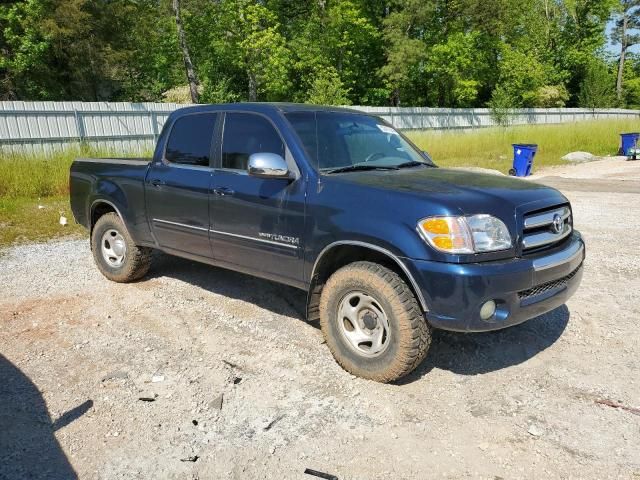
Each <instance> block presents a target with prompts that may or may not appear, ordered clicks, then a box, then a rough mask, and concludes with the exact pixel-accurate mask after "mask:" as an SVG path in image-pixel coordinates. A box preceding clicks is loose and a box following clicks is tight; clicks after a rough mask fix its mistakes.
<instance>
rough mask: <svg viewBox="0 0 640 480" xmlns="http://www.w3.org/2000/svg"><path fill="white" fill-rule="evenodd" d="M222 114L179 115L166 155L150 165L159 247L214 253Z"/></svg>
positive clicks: (150, 205) (149, 193)
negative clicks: (216, 149)
mask: <svg viewBox="0 0 640 480" xmlns="http://www.w3.org/2000/svg"><path fill="white" fill-rule="evenodd" d="M218 118H219V115H218V114H217V113H215V112H205V113H192V114H187V115H184V116H182V117H179V118H178V119H177V120H176V121H175V122H174V124H173V126H172V127H171V130H170V132H169V136H168V140H167V146H166V149H165V152H164V155H163V156H162V159H161V160H160V161H155V162H154V163H153V164H152V165H151V168H150V170H149V173H148V174H147V178H146V205H147V216H148V218H149V222H150V223H151V228H152V231H153V235H154V237H155V239H156V242H157V243H158V244H159V245H160V247H163V248H165V249H172V250H178V251H180V252H186V253H189V254H193V255H198V256H201V257H208V258H211V256H212V255H211V244H210V242H209V190H210V187H211V178H212V168H211V167H212V166H211V152H212V150H213V145H212V143H213V138H214V135H215V130H216V125H217V121H218Z"/></svg>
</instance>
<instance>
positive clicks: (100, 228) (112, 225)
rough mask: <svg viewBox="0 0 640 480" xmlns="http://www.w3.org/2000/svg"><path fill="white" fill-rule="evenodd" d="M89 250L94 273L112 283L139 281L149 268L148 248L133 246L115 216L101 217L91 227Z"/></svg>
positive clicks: (106, 215)
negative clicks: (95, 269)
mask: <svg viewBox="0 0 640 480" xmlns="http://www.w3.org/2000/svg"><path fill="white" fill-rule="evenodd" d="M91 250H92V251H93V259H94V261H95V263H96V265H97V267H98V270H100V272H101V273H102V274H103V275H104V276H105V277H107V278H108V279H109V280H113V281H114V282H121V283H126V282H132V281H135V280H139V279H140V278H142V277H143V276H144V275H145V274H146V273H147V272H148V271H149V267H150V266H151V253H152V249H150V248H147V247H139V246H137V245H136V244H135V243H134V242H133V240H132V238H131V236H130V235H129V232H127V229H126V228H125V226H124V223H123V222H122V220H121V219H120V217H119V216H118V215H117V214H115V213H106V214H104V215H103V216H101V217H100V218H99V219H98V221H97V222H96V224H95V225H94V227H93V231H92V232H91Z"/></svg>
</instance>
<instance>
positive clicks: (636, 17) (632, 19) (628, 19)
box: [611, 0, 640, 101]
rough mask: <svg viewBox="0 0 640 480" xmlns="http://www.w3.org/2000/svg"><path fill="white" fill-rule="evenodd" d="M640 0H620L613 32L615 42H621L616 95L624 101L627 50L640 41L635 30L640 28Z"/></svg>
mask: <svg viewBox="0 0 640 480" xmlns="http://www.w3.org/2000/svg"><path fill="white" fill-rule="evenodd" d="M639 7H640V0H620V5H619V9H618V18H617V19H616V21H615V27H614V29H613V32H612V33H611V39H612V41H613V43H614V44H620V58H619V60H618V77H617V79H616V95H617V97H618V101H622V88H623V86H622V83H623V82H622V80H623V76H624V62H625V57H626V55H627V51H628V50H629V48H630V47H632V46H633V45H637V44H638V43H640V34H638V33H637V32H635V33H634V32H633V31H634V30H638V29H640V8H639Z"/></svg>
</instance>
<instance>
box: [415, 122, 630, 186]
mask: <svg viewBox="0 0 640 480" xmlns="http://www.w3.org/2000/svg"><path fill="white" fill-rule="evenodd" d="M634 131H640V121H634V120H597V121H586V122H579V123H568V124H560V125H522V126H513V127H508V128H486V129H482V130H471V131H446V132H437V131H413V132H408V133H407V135H408V137H409V138H411V140H413V141H414V142H415V143H416V145H418V146H419V147H420V148H422V149H424V150H426V151H427V152H429V154H430V155H431V156H432V158H433V160H434V161H435V162H436V164H438V165H439V166H441V167H462V166H473V167H482V168H492V169H495V170H499V171H501V172H503V173H507V172H508V171H509V169H510V168H511V164H512V161H513V147H512V146H511V144H513V143H536V144H538V152H537V154H536V156H535V159H534V165H533V168H534V170H538V169H540V168H541V167H547V166H553V165H563V164H566V162H564V161H563V160H561V158H562V157H563V156H564V155H566V154H567V153H569V152H575V151H583V152H590V153H592V154H594V155H598V156H606V155H616V153H617V151H618V145H619V142H620V133H624V132H634Z"/></svg>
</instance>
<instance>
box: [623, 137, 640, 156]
mask: <svg viewBox="0 0 640 480" xmlns="http://www.w3.org/2000/svg"><path fill="white" fill-rule="evenodd" d="M638 138H640V133H637V132H633V133H621V134H620V150H619V151H618V153H619V154H620V155H626V156H627V157H631V156H633V157H635V155H636V152H635V149H636V148H637V145H638Z"/></svg>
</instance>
